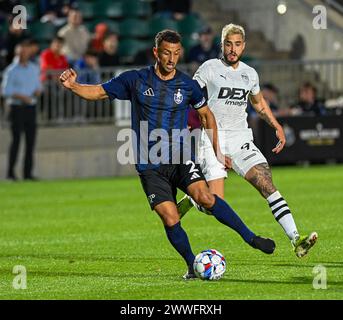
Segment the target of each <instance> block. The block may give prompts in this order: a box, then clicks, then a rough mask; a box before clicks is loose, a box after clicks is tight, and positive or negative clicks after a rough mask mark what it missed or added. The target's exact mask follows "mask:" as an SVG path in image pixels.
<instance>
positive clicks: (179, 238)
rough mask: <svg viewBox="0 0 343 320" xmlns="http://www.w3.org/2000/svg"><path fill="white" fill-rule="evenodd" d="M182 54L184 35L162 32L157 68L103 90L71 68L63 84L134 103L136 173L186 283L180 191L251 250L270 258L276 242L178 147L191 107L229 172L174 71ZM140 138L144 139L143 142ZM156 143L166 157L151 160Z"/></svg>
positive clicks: (189, 88) (194, 91)
mask: <svg viewBox="0 0 343 320" xmlns="http://www.w3.org/2000/svg"><path fill="white" fill-rule="evenodd" d="M180 51H181V36H180V35H179V34H178V33H177V32H175V31H172V30H163V31H161V32H159V33H158V34H157V35H156V37H155V47H154V48H153V53H154V56H155V59H156V63H155V65H154V66H150V67H146V68H143V69H140V70H131V71H127V72H123V73H122V74H120V75H119V76H118V77H114V78H112V79H111V80H109V81H108V82H106V83H103V84H99V85H84V84H79V83H77V82H76V78H77V74H76V72H75V71H74V70H73V69H68V70H66V71H64V72H63V73H62V74H61V76H60V81H61V83H62V85H63V86H64V87H65V88H67V89H69V90H71V91H72V92H73V93H75V94H77V95H79V96H80V97H82V98H85V99H88V100H98V99H105V98H110V99H122V100H130V101H131V106H132V112H131V114H132V116H131V117H132V129H133V130H134V132H135V133H136V135H137V145H136V146H133V147H134V150H135V152H136V153H135V154H136V157H137V163H136V169H137V171H138V174H139V177H140V179H141V183H142V186H143V189H144V191H145V193H146V196H147V198H148V201H149V203H150V206H151V209H152V210H155V211H156V212H157V214H158V215H159V216H160V218H161V220H162V222H163V224H164V228H165V231H166V234H167V237H168V240H169V241H170V243H171V245H172V246H173V247H174V248H175V249H176V250H177V252H178V253H179V254H180V255H181V256H182V257H183V259H184V260H185V262H186V263H187V266H188V271H187V273H186V274H185V275H184V277H183V278H184V279H191V278H195V275H194V271H193V261H194V254H193V252H192V249H191V246H190V243H189V241H188V237H187V234H186V232H185V231H184V229H183V228H182V227H181V224H180V218H179V213H178V209H177V206H176V192H177V188H179V189H181V190H182V191H184V192H185V193H187V194H188V195H190V196H191V197H192V198H193V199H194V200H195V201H196V202H197V203H198V204H201V205H202V206H203V207H205V208H206V209H207V210H209V211H210V212H211V213H212V214H213V216H214V217H215V218H216V219H217V220H218V221H220V222H221V223H223V224H225V225H227V226H228V227H230V228H232V229H234V230H235V231H236V232H237V233H239V235H240V236H241V237H242V238H243V239H244V241H245V242H246V243H248V244H249V245H250V246H251V247H253V248H256V249H259V250H261V251H263V252H265V253H267V254H271V253H273V251H274V249H275V243H274V241H273V240H271V239H266V238H263V237H260V236H256V235H255V234H254V233H253V232H252V231H251V230H249V228H248V227H247V226H246V225H245V224H244V223H243V221H242V220H241V219H240V218H239V217H238V215H237V214H236V213H235V212H234V211H233V210H232V209H231V207H230V206H229V205H228V204H227V203H226V202H225V201H224V200H222V199H220V198H219V197H217V196H216V195H213V194H211V193H210V191H209V188H208V186H207V183H206V180H205V178H204V175H203V173H202V172H201V169H200V166H199V164H197V163H195V162H194V158H193V157H192V155H189V154H188V153H187V152H186V153H184V152H183V151H182V150H184V149H183V147H184V146H183V144H186V142H185V141H183V142H181V140H178V139H176V140H177V141H178V142H175V139H174V135H175V134H174V133H175V132H178V131H177V130H176V129H178V130H180V131H179V132H181V131H182V130H186V128H187V115H188V110H189V105H191V106H192V107H193V108H194V109H196V110H197V112H198V113H199V116H200V118H201V121H202V124H203V126H204V127H205V128H206V129H209V130H211V132H212V135H211V136H212V137H211V141H212V143H213V148H214V151H215V154H216V155H217V157H218V159H219V160H220V161H221V162H222V163H223V164H224V165H225V167H227V168H230V167H231V162H230V159H229V158H227V157H225V156H224V155H223V154H222V153H221V151H220V149H219V148H218V143H217V125H216V121H215V118H214V116H213V114H212V112H211V111H210V109H209V108H208V107H207V105H206V99H205V98H204V96H203V93H202V91H201V89H200V86H199V85H198V83H197V82H196V81H194V80H192V79H191V78H190V77H189V76H187V75H186V74H184V73H182V72H180V71H179V70H177V69H176V65H177V62H178V60H179V56H180ZM156 129H162V130H164V132H167V133H168V134H167V136H166V135H161V136H160V137H159V141H158V142H156V141H157V140H158V139H155V138H156V137H155V138H153V139H149V137H151V135H153V132H154V130H156ZM175 130H176V131H175ZM145 131H147V132H145ZM144 132H145V133H146V137H145V134H144ZM141 135H144V137H145V138H144V137H143V139H142V137H141ZM157 143H159V144H160V146H161V148H160V149H161V154H162V155H161V157H160V158H159V157H158V156H157V157H154V158H153V159H152V158H151V157H150V155H151V151H153V148H154V147H156V144H157ZM178 152H179V153H180V157H179V158H178V157H176V158H178V161H179V162H177V161H175V154H177V153H178ZM181 158H182V159H181ZM156 160H159V161H156Z"/></svg>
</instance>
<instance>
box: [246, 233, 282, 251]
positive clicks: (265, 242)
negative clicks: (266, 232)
mask: <svg viewBox="0 0 343 320" xmlns="http://www.w3.org/2000/svg"><path fill="white" fill-rule="evenodd" d="M250 245H251V246H252V247H253V248H255V249H259V250H261V251H262V252H264V253H266V254H272V253H273V252H274V250H275V246H276V245H275V242H274V240H272V239H269V238H263V237H260V236H255V237H254V238H253V239H252V241H251V243H250Z"/></svg>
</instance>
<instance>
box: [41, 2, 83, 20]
mask: <svg viewBox="0 0 343 320" xmlns="http://www.w3.org/2000/svg"><path fill="white" fill-rule="evenodd" d="M75 4H76V1H75V0H40V1H39V10H40V14H41V19H40V21H41V22H43V23H45V22H51V23H53V24H54V25H55V26H62V25H63V24H65V23H66V22H67V16H68V13H69V10H70V9H71V8H73V7H74V6H75Z"/></svg>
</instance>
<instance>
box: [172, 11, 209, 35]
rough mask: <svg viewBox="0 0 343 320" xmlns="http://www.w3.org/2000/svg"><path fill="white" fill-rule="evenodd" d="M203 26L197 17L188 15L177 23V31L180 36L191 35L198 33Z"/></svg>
mask: <svg viewBox="0 0 343 320" xmlns="http://www.w3.org/2000/svg"><path fill="white" fill-rule="evenodd" d="M205 25H206V24H205V22H204V21H202V19H201V18H199V17H198V16H197V15H194V14H190V15H188V16H186V17H185V18H184V19H182V20H181V21H179V22H178V30H179V32H180V33H181V34H182V35H185V34H188V35H191V34H193V33H197V32H199V31H200V30H201V29H202V28H203V27H204V26H205Z"/></svg>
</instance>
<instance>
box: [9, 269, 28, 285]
mask: <svg viewBox="0 0 343 320" xmlns="http://www.w3.org/2000/svg"><path fill="white" fill-rule="evenodd" d="M12 273H13V274H15V275H16V276H15V277H14V279H13V281H12V287H13V289H15V290H25V289H27V272H26V268H25V267H24V266H21V265H17V266H14V267H13V271H12Z"/></svg>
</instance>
